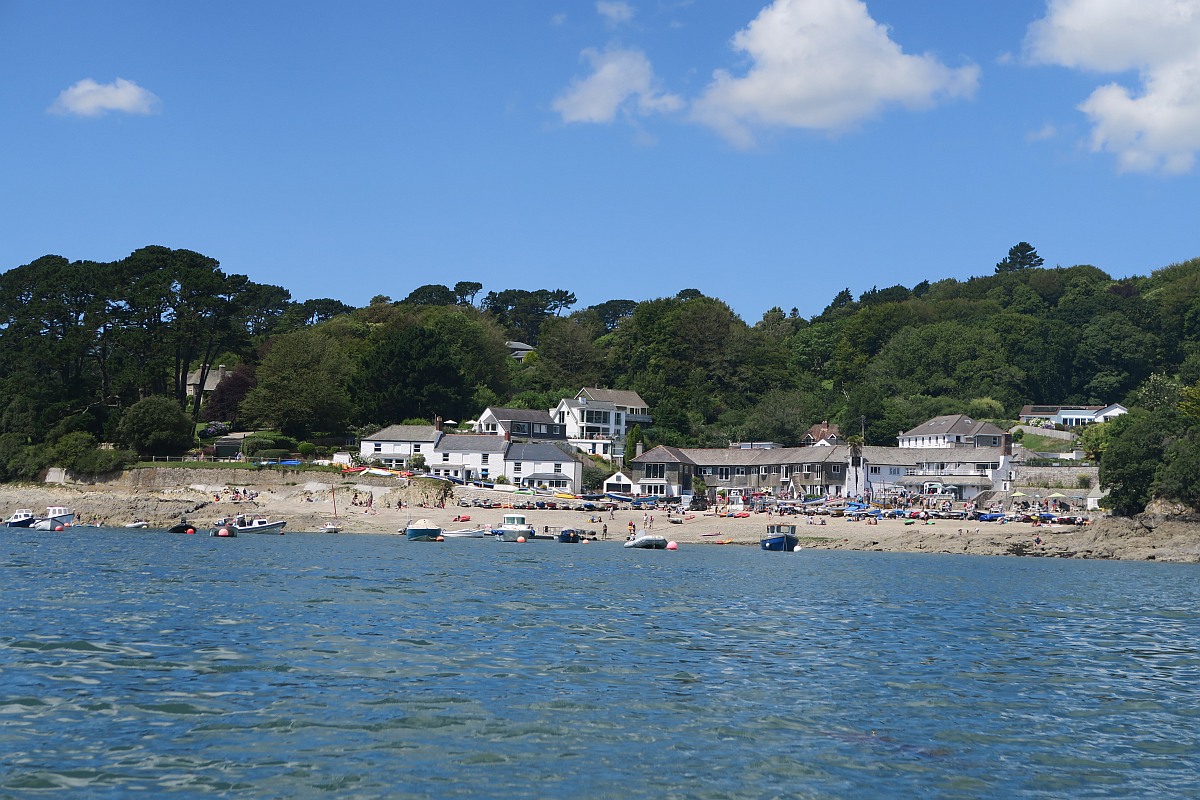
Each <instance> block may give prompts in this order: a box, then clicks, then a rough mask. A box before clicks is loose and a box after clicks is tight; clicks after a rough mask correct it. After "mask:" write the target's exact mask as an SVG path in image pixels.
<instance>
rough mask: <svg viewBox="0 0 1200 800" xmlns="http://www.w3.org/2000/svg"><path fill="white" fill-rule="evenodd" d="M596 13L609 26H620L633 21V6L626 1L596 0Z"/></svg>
mask: <svg viewBox="0 0 1200 800" xmlns="http://www.w3.org/2000/svg"><path fill="white" fill-rule="evenodd" d="M596 13H597V14H599V15H600V16H602V17H604V19H605V20H607V21H608V24H609V25H620V24H621V23H623V22H629V21H630V20H632V19H633V6H631V5H629V3H626V2H625V0H596Z"/></svg>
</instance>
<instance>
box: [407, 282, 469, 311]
mask: <svg viewBox="0 0 1200 800" xmlns="http://www.w3.org/2000/svg"><path fill="white" fill-rule="evenodd" d="M400 302H402V303H404V304H406V305H410V306H449V305H454V304H455V303H457V302H458V296H457V295H455V293H454V292H452V291H450V288H449V287H447V286H443V285H441V284H440V283H430V284H426V285H425V286H418V287H417V288H416V289H413V290H412V292H411V293H410V294H409V295H408V297H406V298H404V299H403V300H401V301H400Z"/></svg>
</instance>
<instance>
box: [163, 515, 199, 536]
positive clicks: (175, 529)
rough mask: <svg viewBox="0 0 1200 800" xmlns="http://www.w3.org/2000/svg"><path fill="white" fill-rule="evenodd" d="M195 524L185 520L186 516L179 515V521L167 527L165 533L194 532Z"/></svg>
mask: <svg viewBox="0 0 1200 800" xmlns="http://www.w3.org/2000/svg"><path fill="white" fill-rule="evenodd" d="M195 532H196V526H195V525H193V524H192V523H190V522H188V521H187V517H180V518H179V522H177V523H175V524H174V525H172V526H171V527H169V528H167V533H195Z"/></svg>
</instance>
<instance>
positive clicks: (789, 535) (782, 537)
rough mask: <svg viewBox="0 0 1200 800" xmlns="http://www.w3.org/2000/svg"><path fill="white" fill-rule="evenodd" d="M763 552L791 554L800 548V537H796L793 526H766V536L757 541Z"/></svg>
mask: <svg viewBox="0 0 1200 800" xmlns="http://www.w3.org/2000/svg"><path fill="white" fill-rule="evenodd" d="M759 546H760V547H762V549H763V550H771V551H773V552H776V553H779V552H783V553H791V552H793V551H795V549H796V548H797V547H799V546H800V537H799V536H797V535H796V526H795V525H778V524H777V525H768V526H767V535H766V536H764V537H763V538H762V539H761V540H759Z"/></svg>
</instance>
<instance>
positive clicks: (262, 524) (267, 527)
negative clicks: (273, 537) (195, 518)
mask: <svg viewBox="0 0 1200 800" xmlns="http://www.w3.org/2000/svg"><path fill="white" fill-rule="evenodd" d="M284 525H287V522H286V521H285V520H276V521H275V522H269V521H267V520H266V519H265V518H263V517H255V518H253V519H250V518H249V517H247V516H245V515H244V514H238V515H237V516H236V517H234V518H233V519H230V518H229V517H221V519H219V520H217V521H216V523H215V524H214V525H213V531H214V532H217V531H220V530H221V529H222V528H224V529H225V530H228V531H233V532H234V533H235V534H240V533H273V534H278V535H280V536H282V535H283V526H284Z"/></svg>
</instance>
